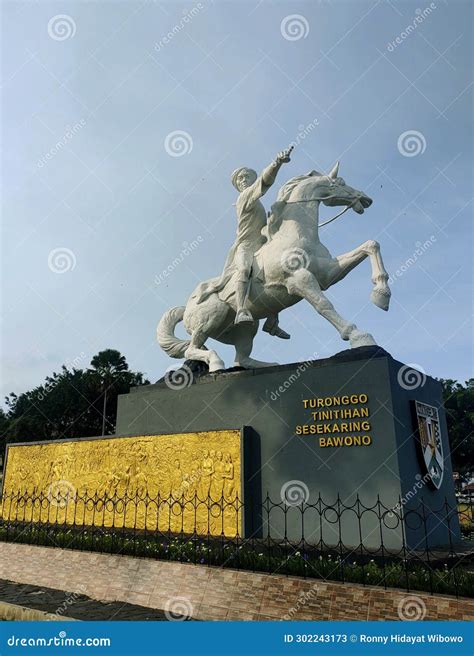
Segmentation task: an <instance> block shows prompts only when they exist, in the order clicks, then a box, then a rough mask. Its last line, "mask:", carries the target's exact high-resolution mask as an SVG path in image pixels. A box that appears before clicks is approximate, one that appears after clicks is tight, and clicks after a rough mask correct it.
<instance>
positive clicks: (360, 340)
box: [350, 330, 377, 348]
mask: <svg viewBox="0 0 474 656" xmlns="http://www.w3.org/2000/svg"><path fill="white" fill-rule="evenodd" d="M350 345H351V348H358V347H359V346H377V342H376V341H375V339H374V338H373V337H372V335H371V334H370V333H361V332H360V331H359V330H355V331H354V332H353V333H352V335H351V336H350Z"/></svg>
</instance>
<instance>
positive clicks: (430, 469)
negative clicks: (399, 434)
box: [413, 401, 444, 490]
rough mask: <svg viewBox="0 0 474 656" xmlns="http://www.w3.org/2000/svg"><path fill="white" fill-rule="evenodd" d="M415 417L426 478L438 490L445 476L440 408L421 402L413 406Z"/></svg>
mask: <svg viewBox="0 0 474 656" xmlns="http://www.w3.org/2000/svg"><path fill="white" fill-rule="evenodd" d="M413 409H414V415H415V434H416V437H417V442H418V449H419V454H420V460H421V463H422V465H423V467H424V469H425V470H426V471H425V476H427V477H428V481H429V483H431V485H433V487H435V488H436V489H437V490H439V488H440V487H441V483H442V482H443V474H444V454H443V441H442V439H441V430H440V424H439V415H438V408H435V407H434V406H432V405H428V404H427V403H421V401H415V402H414V404H413Z"/></svg>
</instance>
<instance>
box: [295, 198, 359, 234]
mask: <svg viewBox="0 0 474 656" xmlns="http://www.w3.org/2000/svg"><path fill="white" fill-rule="evenodd" d="M315 200H316V201H319V202H321V201H323V200H324V198H309V199H308V200H287V201H286V203H287V204H288V205H290V204H292V203H295V204H296V203H311V202H313V201H315ZM357 200H358V199H357V198H356V199H355V200H353V201H352V203H351V204H350V205H346V207H345V208H344V209H343V210H342V211H341V212H339V214H336V216H333V217H332V219H328V220H327V221H323V223H318V228H322V227H323V226H325V225H328V223H332V222H333V221H335V220H336V219H338V218H339V217H340V216H342V215H343V214H345V213H346V212H347V210H350V209H352V208H353V207H354V205H355V204H356V203H357Z"/></svg>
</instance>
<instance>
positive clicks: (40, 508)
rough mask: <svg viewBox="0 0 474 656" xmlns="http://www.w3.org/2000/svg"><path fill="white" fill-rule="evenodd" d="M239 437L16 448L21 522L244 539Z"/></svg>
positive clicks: (11, 477) (13, 484)
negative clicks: (236, 536) (242, 531)
mask: <svg viewBox="0 0 474 656" xmlns="http://www.w3.org/2000/svg"><path fill="white" fill-rule="evenodd" d="M240 454H241V435H240V431H239V430H221V431H206V432H200V433H176V434H172V435H151V436H150V435H146V436H139V437H118V438H100V439H91V440H87V439H84V440H77V441H69V442H43V443H36V444H24V445H14V444H13V445H11V446H9V449H8V457H7V462H6V471H5V477H4V486H3V499H2V509H1V514H2V516H3V518H4V519H7V518H9V519H10V520H15V521H27V522H41V523H61V524H66V525H68V524H70V525H76V526H91V525H94V526H105V527H119V528H136V529H140V530H147V531H153V530H159V531H166V532H167V531H171V532H174V533H180V532H184V533H198V534H202V535H207V534H211V535H222V534H224V535H226V536H228V537H234V536H235V535H241V534H242V533H241V515H242V509H241V505H242V491H241V455H240Z"/></svg>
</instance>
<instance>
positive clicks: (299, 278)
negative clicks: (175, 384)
mask: <svg viewBox="0 0 474 656" xmlns="http://www.w3.org/2000/svg"><path fill="white" fill-rule="evenodd" d="M338 168H339V164H336V166H335V167H334V168H333V169H332V171H331V172H330V173H329V174H323V173H318V172H317V171H311V172H310V173H308V174H306V175H303V176H299V177H296V178H292V179H291V180H289V181H288V182H287V183H286V184H285V185H283V187H281V189H280V191H279V193H278V197H277V201H276V203H274V204H273V206H272V211H271V214H270V217H269V220H268V224H267V226H266V228H264V234H265V236H266V238H267V241H266V242H265V243H264V245H263V246H262V247H261V248H260V249H259V250H258V251H257V252H256V254H255V260H254V265H253V268H252V277H251V281H250V285H249V291H248V298H247V307H248V309H249V310H250V312H251V315H252V317H253V318H254V319H255V320H254V321H251V322H246V323H238V324H235V316H236V276H237V271H236V272H235V275H231V276H229V279H228V281H227V282H226V284H225V286H224V287H223V288H222V289H220V290H219V291H217V292H214V293H210V294H209V295H208V296H207V297H205V298H204V300H202V298H203V294H202V289H203V287H205V288H209V287H210V288H212V283H213V281H212V280H211V281H207V282H206V283H204V284H203V283H201V285H198V287H197V288H196V289H195V290H194V292H193V294H192V295H191V297H190V298H189V300H188V302H187V304H186V306H182V307H175V308H172V309H170V310H168V311H167V312H166V313H165V314H164V315H163V317H162V318H161V320H160V322H159V324H158V328H157V339H158V343H159V344H160V346H161V348H162V349H163V350H164V351H165V352H166V353H167V354H168V355H169V356H171V357H173V358H187V359H192V360H201V361H204V362H206V363H207V364H208V366H209V371H211V372H212V371H218V370H220V369H224V368H225V365H224V362H223V361H222V359H221V358H220V356H219V355H218V353H217V352H216V351H214V350H208V349H207V348H206V347H205V342H206V340H207V339H208V338H209V337H211V338H213V339H216V340H218V341H220V342H223V343H224V344H233V345H234V346H235V351H236V357H235V365H236V366H241V367H246V368H254V367H264V366H272V365H274V364H275V363H269V362H261V361H259V360H255V359H254V358H252V357H250V354H251V352H252V346H253V340H254V337H255V335H256V333H257V330H258V326H259V319H264V318H268V317H269V316H270V317H271V316H275V315H277V314H278V313H279V312H280V311H281V310H283V309H285V308H288V307H291V306H292V305H295V304H296V303H298V302H299V301H301V300H302V299H305V300H307V301H308V302H309V303H310V304H311V305H312V306H313V307H314V309H315V310H316V311H317V312H318V313H319V314H320V315H322V316H323V317H324V318H325V319H327V320H328V321H329V322H330V323H331V324H332V325H333V326H334V327H335V328H336V330H337V331H338V332H339V334H340V336H341V338H342V339H343V340H349V342H350V345H351V347H352V348H354V347H358V346H372V345H375V340H374V338H373V337H372V335H370V334H369V333H367V332H364V331H362V330H360V329H359V328H358V327H357V326H356V325H355V324H353V323H351V322H349V321H346V320H345V319H344V318H343V317H341V315H340V314H339V313H338V312H337V311H336V310H335V308H334V306H333V305H332V303H331V302H330V301H329V300H328V299H327V297H326V296H325V295H324V293H323V292H324V290H326V289H328V288H329V287H331V286H332V285H334V284H335V283H337V282H339V281H340V280H342V279H343V278H344V277H345V276H346V275H347V274H348V273H349V272H350V271H352V269H353V268H354V267H356V266H357V265H358V264H360V263H361V262H362V261H363V260H365V258H367V257H368V258H369V259H370V264H371V267H372V283H373V285H374V287H373V289H372V293H371V301H372V302H373V303H374V304H375V305H376V306H377V307H379V308H381V309H382V310H388V306H389V302H390V289H389V286H388V284H387V281H388V274H387V271H386V270H385V267H384V264H383V261H382V256H381V253H380V245H379V244H378V242H376V241H373V240H369V241H366V242H364V243H363V244H361V245H360V246H358V247H357V248H355V249H354V250H352V251H349V252H348V253H344V254H342V255H338V256H337V257H333V256H332V255H331V253H330V252H329V251H328V249H327V248H326V246H324V245H323V244H322V243H321V242H320V241H319V234H318V232H319V227H320V225H319V220H318V217H319V205H320V203H321V202H322V203H324V204H325V205H330V206H346V209H345V210H344V211H346V210H347V209H353V210H354V211H355V212H357V213H358V214H362V213H363V212H364V209H366V208H367V207H369V206H370V205H371V204H372V200H371V199H370V198H369V197H368V196H366V194H364V193H362V192H361V191H357V190H356V189H354V188H352V187H350V186H349V185H347V184H346V183H345V181H344V180H343V179H342V178H340V177H338ZM341 214H342V212H341ZM338 216H340V214H338V215H337V216H336V217H334V218H337V217H338ZM332 220H333V219H331V221H332ZM325 223H329V221H326V222H325ZM180 321H183V322H184V327H185V329H186V331H187V332H188V333H189V335H190V337H191V339H190V340H183V339H179V338H177V337H176V336H175V334H174V330H175V327H176V325H177V324H178V323H179V322H180Z"/></svg>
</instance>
